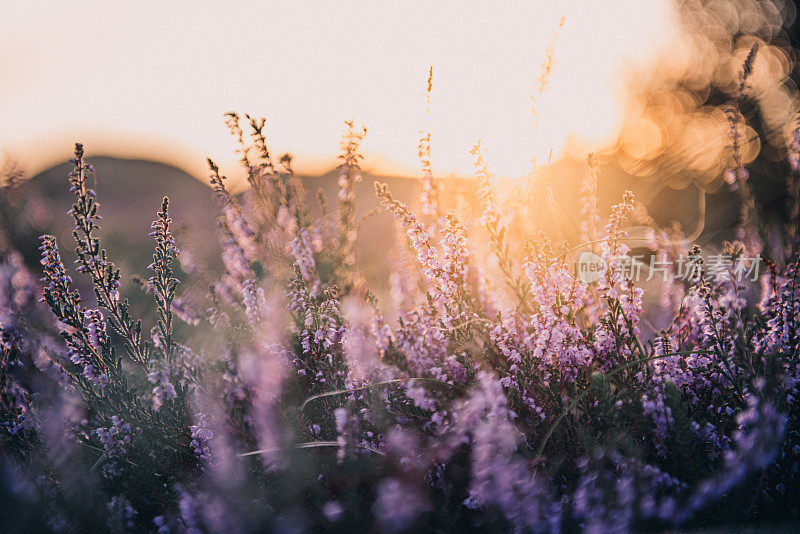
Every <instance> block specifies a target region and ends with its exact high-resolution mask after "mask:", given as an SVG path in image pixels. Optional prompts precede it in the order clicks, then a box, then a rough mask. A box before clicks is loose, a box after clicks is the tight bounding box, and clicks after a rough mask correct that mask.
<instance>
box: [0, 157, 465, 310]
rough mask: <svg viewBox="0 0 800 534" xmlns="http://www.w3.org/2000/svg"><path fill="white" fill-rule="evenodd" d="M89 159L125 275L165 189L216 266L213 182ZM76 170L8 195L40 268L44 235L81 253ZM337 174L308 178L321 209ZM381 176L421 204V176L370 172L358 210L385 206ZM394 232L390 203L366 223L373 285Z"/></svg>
mask: <svg viewBox="0 0 800 534" xmlns="http://www.w3.org/2000/svg"><path fill="white" fill-rule="evenodd" d="M89 162H90V163H91V164H92V165H93V166H94V168H95V175H96V182H92V183H91V186H92V188H93V189H95V191H96V192H97V198H98V201H99V203H100V213H101V215H102V217H103V220H102V224H101V237H102V242H103V246H104V247H106V248H107V249H108V252H109V256H110V257H111V259H112V260H113V261H114V262H115V263H116V264H117V266H118V267H120V269H121V270H122V274H123V281H128V280H129V279H130V275H132V274H140V275H147V265H148V264H149V263H150V261H151V259H152V248H153V243H152V239H151V238H149V237H148V236H147V234H148V233H149V232H150V223H151V221H152V220H153V219H154V217H155V215H156V212H157V211H158V209H159V207H160V205H161V199H162V197H163V196H164V195H167V196H169V198H170V215H171V217H172V219H173V221H174V224H175V228H176V236H177V239H178V244H179V246H180V247H181V248H185V249H187V250H191V251H192V253H193V254H194V256H195V257H196V258H197V259H198V260H200V261H201V262H203V263H206V264H208V265H209V267H210V268H211V269H212V270H213V269H215V268H218V267H219V254H218V250H219V246H218V241H217V236H216V230H215V219H216V216H217V213H218V210H217V203H216V200H215V199H214V197H213V193H212V191H211V189H210V188H209V187H208V186H207V185H205V184H204V183H202V182H201V181H199V180H197V179H196V178H194V177H192V176H190V175H188V174H186V173H185V172H183V171H181V170H178V169H176V168H174V167H171V166H168V165H163V164H160V163H154V162H150V161H141V160H125V159H116V158H108V157H93V158H89ZM70 170H71V166H70V165H69V164H67V163H64V164H62V165H58V166H56V167H53V168H51V169H49V170H47V171H45V172H43V173H41V174H38V175H36V176H34V177H32V178H31V179H30V180H28V181H27V182H26V183H24V184H22V185H21V186H20V188H19V189H18V190H17V191H16V192H15V193H14V195H13V196H14V198H11V199H5V200H7V201H9V203H10V205H11V206H10V207H11V209H10V210H9V214H8V215H7V217H8V218H9V219H10V220H8V221H4V222H5V223H6V225H5V226H6V227H7V228H9V229H10V233H11V234H12V235H11V240H12V244H13V245H14V246H15V248H17V249H18V250H20V251H21V252H22V253H23V254H24V255H25V257H26V260H27V262H28V263H29V265H31V266H35V267H38V257H39V253H38V245H39V244H38V239H37V238H38V236H39V235H41V234H44V233H51V234H54V235H55V236H56V237H57V238H58V241H59V243H60V245H61V247H60V248H61V251H62V254H63V256H64V259H65V263H67V264H68V267H71V265H69V264H70V263H71V262H72V260H73V259H74V254H73V253H72V247H73V245H72V235H71V234H72V219H71V217H70V216H69V215H67V211H68V210H69V209H70V207H71V206H72V203H73V202H74V198H75V197H74V195H73V194H72V193H70V192H69V183H68V179H67V174H68V173H69V172H70ZM337 180H338V171H336V170H333V171H331V172H329V173H327V174H324V175H322V176H314V177H303V178H302V182H303V185H304V187H305V189H306V191H307V193H308V201H309V206H310V207H311V210H312V213H313V214H314V215H318V214H319V205H318V202H317V191H318V190H320V189H321V190H323V191H324V193H325V195H326V197H327V200H328V208H329V210H335V209H336V197H337V192H338V184H337ZM376 180H377V181H381V182H387V183H388V184H389V186H390V188H391V190H392V194H393V195H394V196H395V197H396V198H398V199H399V200H402V201H404V202H407V203H408V204H409V205H410V206H411V207H412V209H416V208H417V207H418V204H419V202H418V199H419V193H420V190H419V181H418V180H416V179H409V178H397V177H376V176H370V175H366V174H365V175H364V176H363V179H362V181H361V182H360V183H359V185H358V187H357V192H356V214H357V217H360V216H362V215H364V214H366V213H367V212H369V211H370V210H372V209H373V208H376V207H377V206H379V203H378V200H377V198H376V197H375V191H374V186H373V182H374V181H376ZM448 183H450V184H451V185H450V186H449V187H448V190H449V191H450V193H451V194H449V195H448V198H450V199H451V204H452V203H453V202H455V200H454V199H455V198H456V197H457V195H455V194H452V193H455V192H457V191H462V192H464V191H466V190H470V189H471V190H472V191H473V192H474V186H473V185H472V184H473V183H474V182H472V181H470V180H457V181H453V182H448ZM469 196H470V197H471V196H472V194H470V195H469ZM462 204H464V203H463V202H462ZM466 204H467V209H468V210H471V206H470V204H472V203H471V202H467V203H466ZM450 207H453V206H452V205H451V206H450ZM463 208H464V206H463V205H462V209H463ZM394 239H395V231H394V227H393V222H392V217H391V216H390V215H389V214H388V213H386V212H385V211H383V210H381V211H380V213H378V214H376V215H372V216H370V218H369V221H368V224H364V225H363V226H362V228H361V232H360V238H359V250H358V263H359V267H360V268H361V269H362V271H363V272H364V274H365V275H366V276H367V279H368V282H369V283H370V287H372V289H373V290H374V291H375V292H376V293H378V294H382V293H384V291H385V290H386V289H387V279H386V277H387V271H386V270H385V266H386V258H387V255H388V254H389V253H390V250H391V248H392V245H393V243H394ZM76 279H79V277H76ZM76 281H77V280H76ZM126 285H127V286H128V289H129V291H126V292H125V293H127V294H128V295H129V296H131V297H133V298H134V299H137V298H138V297H139V295H138V291H137V290H131V287H130V286H131V284H126Z"/></svg>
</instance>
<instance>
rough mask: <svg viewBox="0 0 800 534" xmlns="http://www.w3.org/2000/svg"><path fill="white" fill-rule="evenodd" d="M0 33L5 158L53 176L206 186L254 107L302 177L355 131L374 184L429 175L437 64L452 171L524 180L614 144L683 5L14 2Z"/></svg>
mask: <svg viewBox="0 0 800 534" xmlns="http://www.w3.org/2000/svg"><path fill="white" fill-rule="evenodd" d="M578 4H580V5H578ZM562 17H564V25H563V27H562V28H561V29H560V30H559V31H558V35H557V38H556V39H555V40H554V39H553V38H554V34H555V32H556V30H557V29H558V27H559V21H560V20H561V18H562ZM0 30H2V33H3V34H4V35H5V36H6V40H5V41H4V42H3V43H2V44H0V65H1V66H2V67H0V78H2V82H3V83H2V85H0V145H2V146H3V147H5V148H6V149H8V150H10V151H12V153H14V154H19V155H20V157H21V158H22V157H24V159H25V160H26V161H38V162H40V164H41V165H43V166H45V165H47V164H50V163H52V162H53V161H60V160H61V159H63V154H62V153H61V152H62V148H63V147H64V146H69V142H70V141H72V140H74V139H78V138H80V139H83V140H84V141H86V143H87V145H88V146H92V147H93V150H94V151H96V152H104V153H108V154H112V155H122V156H129V157H144V158H153V159H160V160H166V161H167V162H169V163H172V164H177V165H179V166H182V167H184V168H188V169H189V170H192V171H194V172H195V173H197V172H200V173H203V171H202V170H201V167H200V165H201V164H202V161H203V156H204V155H211V156H214V157H218V158H220V159H222V157H223V156H225V155H226V154H228V153H229V149H230V141H229V138H228V134H227V132H226V131H225V129H224V128H223V127H221V115H222V114H223V113H225V112H227V111H230V110H231V109H237V110H243V111H247V112H250V113H253V114H258V115H263V116H265V117H267V119H268V133H269V138H270V141H271V143H272V145H273V148H274V149H275V150H276V151H289V152H292V153H293V154H294V155H295V156H297V158H296V160H295V161H296V162H297V165H298V168H299V170H301V171H304V172H320V171H324V170H327V169H329V168H330V167H331V166H332V165H333V164H334V162H335V159H334V156H335V153H336V149H337V146H336V144H335V142H332V141H331V140H332V139H336V138H337V136H338V134H339V133H340V132H341V128H342V126H343V124H342V122H343V121H344V120H347V119H353V120H355V121H357V122H359V123H360V122H363V123H364V125H365V126H367V128H368V129H369V136H368V138H367V141H366V143H365V146H364V149H365V151H366V152H367V155H368V158H367V162H366V164H367V167H368V168H370V169H371V170H373V171H377V172H389V173H395V174H408V173H414V172H415V169H416V167H417V162H416V157H417V156H416V140H417V139H418V137H419V130H420V128H421V127H422V126H423V124H424V96H423V93H424V89H425V81H426V76H427V72H428V67H429V65H433V67H434V70H435V79H434V88H433V95H432V117H431V125H432V138H433V140H432V144H433V166H434V169H435V170H436V171H437V172H439V173H445V174H449V173H461V174H464V173H470V172H471V165H470V158H469V148H470V147H471V146H472V145H473V144H474V143H475V142H476V141H477V140H478V139H479V138H480V139H482V140H483V144H484V146H485V147H486V149H487V155H488V158H489V162H490V165H491V168H492V171H493V172H496V173H498V174H501V175H506V176H518V175H522V174H525V173H526V172H528V171H529V170H530V167H531V162H532V160H533V159H534V158H536V159H539V160H540V161H541V159H542V158H543V157H544V156H545V155H546V154H547V153H548V152H549V151H550V150H551V149H552V150H554V151H555V154H558V153H559V151H560V150H561V149H562V148H563V146H564V143H565V142H566V140H567V138H568V137H570V136H574V137H575V138H576V139H579V140H581V141H582V142H583V143H584V144H587V143H588V144H589V145H592V144H594V145H597V144H600V143H603V142H605V141H608V140H609V139H610V138H611V137H612V136H613V135H614V134H615V133H616V131H617V130H618V129H619V127H620V124H619V122H620V113H621V107H622V106H623V105H624V104H623V103H624V101H625V97H624V93H623V92H621V90H622V84H621V79H622V78H621V75H624V74H625V72H626V69H627V68H629V65H631V64H632V63H636V62H645V61H647V60H648V58H650V57H652V56H653V55H654V54H655V53H656V52H657V51H658V50H659V49H660V48H661V47H662V46H663V45H664V43H665V42H666V41H667V40H668V38H669V36H670V35H671V32H673V31H674V21H673V17H672V15H671V11H670V9H669V7H668V3H667V2H665V1H649V2H641V1H637V0H626V1H615V2H597V3H591V4H585V3H582V2H581V3H576V2H553V1H536V2H519V3H508V4H503V7H502V9H498V7H497V6H496V5H494V4H492V3H488V2H479V3H476V4H474V5H469V6H467V5H465V4H463V3H459V4H451V3H446V2H434V3H431V2H389V3H381V4H376V3H372V2H366V3H361V2H344V3H342V2H338V3H336V4H330V5H329V6H327V7H322V8H321V7H320V6H319V5H318V4H314V3H304V2H277V3H276V2H273V3H271V5H270V6H269V7H266V6H264V5H263V4H261V3H256V2H252V3H245V5H236V6H233V5H230V6H226V7H225V8H224V10H223V9H222V8H221V7H220V5H219V4H216V3H214V4H211V3H202V2H201V3H197V2H175V3H170V4H163V3H146V4H145V5H142V4H137V5H136V6H133V5H125V4H117V3H107V2H96V3H94V4H92V3H86V2H84V3H81V4H80V5H79V4H75V3H72V2H59V3H53V4H50V5H48V6H46V8H45V7H40V8H39V9H30V8H29V7H28V6H26V7H25V9H23V8H22V4H14V3H9V2H4V5H3V18H2V19H0ZM551 43H553V45H554V46H551V49H552V50H553V51H554V55H553V61H552V64H551V67H552V68H551V71H550V73H549V76H548V77H547V83H546V88H545V89H544V91H543V93H542V94H539V93H538V79H539V76H540V73H541V69H542V65H543V63H544V62H545V59H546V56H547V50H548V45H549V44H551ZM23 50H24V52H25V53H24V54H22V53H21V52H22V51H23ZM23 57H24V58H25V61H24V62H23V61H22V60H21V59H20V58H23ZM253 58H258V60H256V61H254V60H253ZM534 100H535V104H534ZM534 105H535V108H536V109H535V113H536V120H534V113H532V111H531V107H532V106H534ZM537 123H538V128H536V125H537ZM56 147H58V148H56ZM29 156H34V157H29ZM176 160H177V161H176ZM30 170H32V171H35V170H37V169H30Z"/></svg>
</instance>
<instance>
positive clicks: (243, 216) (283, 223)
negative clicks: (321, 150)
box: [0, 45, 800, 534]
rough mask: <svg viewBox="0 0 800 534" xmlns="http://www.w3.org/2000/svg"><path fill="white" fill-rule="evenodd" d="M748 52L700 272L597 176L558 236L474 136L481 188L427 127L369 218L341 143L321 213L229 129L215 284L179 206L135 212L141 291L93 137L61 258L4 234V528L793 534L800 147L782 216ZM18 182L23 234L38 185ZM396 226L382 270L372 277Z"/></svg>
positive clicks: (0, 401)
mask: <svg viewBox="0 0 800 534" xmlns="http://www.w3.org/2000/svg"><path fill="white" fill-rule="evenodd" d="M758 53H759V48H758V46H757V45H753V46H752V47H751V48H750V49H749V54H748V55H747V56H746V58H745V59H744V60H743V62H742V63H740V64H739V65H738V66H737V72H738V79H737V83H736V84H735V87H736V90H735V91H734V93H732V94H730V95H727V96H728V98H727V99H726V100H725V101H724V103H722V104H720V106H719V109H720V110H721V111H722V112H724V113H725V117H726V120H727V123H726V124H727V126H728V132H727V138H726V140H725V143H726V145H727V150H728V156H729V157H728V159H727V161H728V163H729V164H728V165H727V168H726V169H725V170H724V172H723V174H722V176H721V179H722V180H724V181H725V182H726V185H725V186H724V187H726V188H728V190H729V192H731V191H732V193H731V197H732V198H733V199H734V200H735V211H736V223H735V229H734V230H735V239H730V240H728V241H724V242H721V243H719V244H718V246H712V247H711V248H710V249H708V250H707V249H705V248H701V247H699V246H698V245H696V243H695V242H696V240H697V237H698V236H696V235H695V236H691V235H690V236H687V235H685V234H684V232H683V231H682V230H681V228H680V227H679V226H675V225H674V226H671V227H664V226H661V225H659V224H658V223H656V222H655V221H654V219H653V218H652V217H650V216H649V215H648V213H647V207H646V206H645V204H643V203H642V202H640V201H639V200H637V198H636V197H635V196H634V195H633V193H631V192H630V191H626V192H625V193H624V194H622V195H620V197H619V198H618V200H617V202H616V203H615V204H613V205H611V206H604V205H603V204H602V203H601V202H600V201H599V200H598V191H599V190H603V189H604V188H605V187H606V185H605V184H604V175H603V172H602V170H601V164H600V161H599V157H598V156H597V155H595V154H588V155H587V157H586V160H585V168H584V172H583V177H582V178H581V182H582V185H581V189H580V193H579V196H580V219H581V220H580V221H579V222H578V223H577V224H576V225H574V227H572V228H567V229H563V228H561V229H560V230H561V231H559V229H558V227H557V225H555V223H553V222H552V221H554V220H556V219H557V213H558V207H557V206H555V205H554V203H555V200H554V199H553V195H552V190H551V191H550V192H549V194H548V193H547V191H548V189H547V188H548V186H547V184H544V185H542V184H540V186H541V189H542V191H544V193H543V194H541V195H539V196H537V193H536V192H535V191H533V192H532V191H531V188H530V187H527V185H526V184H524V183H521V182H520V183H516V184H513V185H512V186H508V185H507V184H506V183H504V182H503V183H500V182H499V181H498V180H496V179H495V177H494V176H493V175H492V174H491V170H490V169H491V165H492V162H491V160H490V158H489V157H487V156H486V154H485V151H484V149H483V148H482V146H481V144H480V143H478V144H476V145H475V147H474V148H473V150H472V153H471V156H472V158H473V162H474V169H475V172H474V176H473V177H470V178H469V179H461V181H458V180H455V179H445V178H441V177H438V176H436V173H435V172H434V171H433V169H432V164H431V160H432V158H434V157H435V143H434V144H433V145H432V143H431V135H430V132H427V131H423V132H422V134H421V136H420V140H419V164H420V177H419V180H418V181H416V182H415V185H414V187H415V188H416V189H415V195H416V198H417V199H418V202H415V203H414V204H418V209H417V208H412V207H411V206H410V204H409V203H407V202H403V201H401V200H398V197H397V195H396V194H393V191H392V189H391V188H390V187H389V186H388V185H386V184H385V183H382V182H379V181H376V182H375V183H374V195H375V196H374V197H373V196H372V195H370V197H371V198H369V199H365V198H361V196H360V195H357V194H356V190H357V185H358V184H359V183H360V182H362V181H363V177H362V169H361V165H362V160H363V157H362V152H361V146H362V142H363V141H364V140H365V136H366V135H367V131H366V130H365V129H363V128H361V127H358V126H357V125H356V124H355V123H353V122H347V123H345V125H344V126H345V127H344V133H343V135H342V138H341V144H340V156H339V158H340V161H339V163H340V164H339V166H338V184H337V185H338V191H337V193H336V195H335V198H328V197H327V195H325V194H324V192H322V191H321V192H319V193H318V194H316V195H314V194H313V192H309V191H307V190H306V189H307V183H306V181H305V180H304V178H303V177H301V176H300V175H299V174H298V173H295V172H294V170H293V167H292V165H293V160H292V157H291V156H289V155H284V156H282V157H274V156H273V154H271V152H270V150H269V148H268V141H267V137H268V132H267V130H266V121H265V120H264V119H261V118H258V117H251V116H249V115H243V116H240V115H239V114H237V113H229V114H228V115H226V116H225V118H224V121H225V126H226V127H227V128H228V129H229V130H230V132H231V134H232V139H233V143H234V145H235V147H236V148H235V150H236V157H237V158H238V159H239V161H240V163H241V167H242V169H243V170H244V172H245V173H246V175H247V183H248V187H247V188H246V190H245V191H244V192H243V193H241V194H233V193H231V190H230V187H229V181H228V180H227V179H226V177H225V176H223V174H222V171H221V170H220V166H218V164H217V163H215V161H212V160H211V159H209V160H208V162H207V163H208V172H209V177H210V184H211V189H210V190H209V195H213V197H214V199H215V200H216V203H217V207H218V213H217V214H216V215H215V218H216V227H215V228H214V229H210V228H209V229H207V235H208V238H209V239H212V234H213V236H215V238H216V239H217V240H218V243H219V257H218V258H216V262H215V263H212V264H206V263H204V262H202V261H199V260H197V258H196V257H195V256H193V254H192V250H190V249H187V248H186V247H185V246H184V245H183V244H182V243H181V239H180V235H179V233H178V232H176V231H175V228H176V226H178V225H180V224H181V223H182V222H184V221H177V220H176V221H173V218H172V215H171V208H172V205H171V201H172V202H173V203H175V202H178V201H179V200H180V199H174V198H173V199H168V198H167V197H164V199H163V202H162V203H161V204H160V205H153V206H138V208H139V209H141V210H145V211H149V212H152V220H153V223H152V231H151V233H150V234H149V237H150V239H151V243H152V251H153V252H152V261H150V257H149V256H148V258H147V261H148V262H149V267H148V268H147V271H146V272H138V273H137V272H122V271H121V269H120V268H118V265H119V263H118V262H117V263H115V258H114V257H113V256H112V255H111V254H109V253H108V252H107V249H108V248H109V247H107V246H106V245H104V238H105V236H104V233H103V228H102V227H103V217H104V216H105V215H106V214H105V213H104V209H103V198H102V195H101V194H96V193H95V189H96V187H95V186H94V184H96V183H98V181H97V180H98V179H99V180H100V182H99V183H102V180H103V177H102V176H95V175H94V169H93V167H92V165H91V164H90V161H89V160H88V158H87V156H86V154H85V151H84V147H83V145H82V144H80V143H78V144H76V145H75V146H74V157H73V159H72V160H71V162H70V165H71V167H72V171H71V172H70V173H69V175H68V176H64V178H63V188H64V189H65V190H66V189H68V190H69V191H70V193H71V194H72V197H73V205H72V207H71V208H69V212H68V213H66V214H64V215H59V216H61V217H64V218H65V220H69V224H70V225H71V226H72V227H74V228H73V230H74V231H73V234H72V237H73V238H72V240H71V241H64V240H63V239H59V238H57V237H55V236H53V235H42V236H41V237H39V238H38V245H39V251H40V254H39V259H40V261H39V263H38V264H36V263H32V262H30V261H27V262H26V259H25V251H22V250H17V248H19V246H18V245H19V243H20V241H19V239H17V238H15V237H13V236H12V235H11V234H12V233H13V232H11V231H10V230H8V229H7V228H5V226H4V227H3V232H4V233H5V234H8V235H2V236H0V341H1V342H2V344H1V345H0V347H1V348H2V357H1V359H0V531H3V532H40V531H42V532H48V531H57V532H105V531H112V532H159V533H162V532H192V533H198V532H225V533H227V534H232V533H245V532H467V531H476V532H582V531H587V532H597V533H606V532H628V531H639V532H665V531H684V530H685V531H691V530H697V529H701V530H702V529H706V528H712V527H713V528H721V529H723V531H726V530H727V529H733V528H738V527H742V526H744V525H751V526H755V527H756V528H759V529H765V530H769V529H786V531H791V530H792V525H797V524H800V509H799V508H798V506H797V503H798V502H800V398H799V395H800V392H799V391H798V388H800V263H799V262H800V240H799V239H798V237H799V234H798V224H800V219H798V195H799V193H798V191H800V185H798V184H800V176H799V175H798V167H799V166H800V126H798V127H796V128H794V131H793V135H790V136H789V138H788V140H787V142H786V143H785V146H784V147H783V152H782V154H781V158H782V159H781V162H780V165H779V167H780V169H781V172H782V173H783V174H782V175H781V180H779V181H776V182H775V183H776V184H778V185H776V186H774V187H780V188H781V190H780V191H779V192H778V193H776V195H777V196H778V197H779V198H780V199H781V201H782V202H783V203H784V204H785V205H786V206H785V213H786V214H787V215H786V217H784V218H783V219H776V218H774V217H772V218H771V217H769V213H768V212H769V210H770V209H772V208H769V207H766V206H765V204H764V203H763V202H762V201H761V199H760V198H759V195H758V193H757V192H756V191H754V190H753V188H752V187H751V185H750V181H751V177H750V171H749V170H748V163H749V162H750V161H751V160H752V158H750V159H747V158H745V156H744V155H743V141H742V137H743V135H744V134H745V133H746V131H747V130H746V125H747V121H748V119H747V117H746V116H745V114H744V113H743V111H742V110H743V109H744V106H745V105H746V102H747V100H748V98H749V97H748V78H749V76H750V75H751V73H752V65H753V61H755V58H756V57H757V55H758ZM431 77H432V71H431ZM543 83H544V82H543ZM431 86H432V78H429V80H428V86H427V91H428V95H429V94H430V92H431ZM89 149H91V147H88V146H87V150H89ZM759 172H761V171H759ZM2 178H3V180H2V192H0V196H1V197H2V198H0V204H1V205H0V208H2V214H3V217H4V218H7V220H11V217H12V216H11V211H13V209H14V203H13V202H12V201H11V199H12V198H13V196H14V194H15V191H16V190H17V188H19V187H21V180H20V176H19V174H18V173H17V172H16V170H15V169H14V168H13V167H11V166H9V167H7V168H6V169H5V170H4V171H3V177H2ZM784 178H785V179H784ZM465 183H466V184H467V185H466V186H465V185H464V184H465ZM507 187H512V193H511V194H508V191H504V190H503V189H504V188H507ZM456 190H457V194H456V193H454V191H456ZM534 197H535V198H537V199H539V200H533V199H534ZM375 198H377V202H378V203H379V206H380V208H379V209H377V210H364V209H361V207H360V206H363V205H367V206H369V205H372V204H374V203H375ZM541 199H545V200H541ZM64 208H65V209H67V207H66V206H65V207H64ZM379 212H380V213H379ZM534 212H539V213H540V214H541V213H546V214H548V215H546V216H545V218H549V219H551V224H550V225H549V226H547V225H545V226H542V227H537V224H536V223H535V221H536V220H537V217H535V216H534V215H533V213H534ZM387 214H388V215H389V216H391V217H392V219H393V223H392V224H393V226H392V228H393V229H394V231H393V232H391V233H390V234H389V235H386V236H384V239H385V240H386V241H391V243H392V244H391V254H389V255H387V256H385V257H382V258H379V259H378V260H374V261H373V262H372V263H375V264H374V265H373V264H370V265H366V264H365V263H366V262H364V261H362V258H361V257H360V251H361V250H362V247H359V239H360V235H361V232H362V230H363V229H364V228H365V227H366V226H368V225H371V224H373V219H374V218H375V217H378V216H385V215H387ZM29 237H34V236H29ZM642 250H645V251H646V254H645V255H644V256H640V255H637V254H636V252H637V251H642ZM366 270H368V271H369V275H367V273H365V271H366ZM654 277H655V279H656V280H657V282H658V283H657V284H655V285H653V284H650V285H648V288H649V289H648V290H647V291H646V290H645V289H644V286H645V285H647V284H645V282H650V281H652V279H653V278H654ZM376 278H377V279H379V280H382V281H384V282H385V284H379V285H380V287H378V288H374V287H371V285H370V280H373V279H376ZM653 288H655V289H653ZM648 291H652V292H653V293H652V294H648ZM132 294H137V295H138V296H137V297H136V298H132V297H130V295H132ZM787 525H788V527H787Z"/></svg>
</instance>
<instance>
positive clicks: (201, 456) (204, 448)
mask: <svg viewBox="0 0 800 534" xmlns="http://www.w3.org/2000/svg"><path fill="white" fill-rule="evenodd" d="M195 417H196V419H195V421H196V422H195V424H193V425H190V426H189V430H190V431H191V433H192V441H191V443H189V447H191V448H192V450H193V451H194V453H195V455H196V456H197V459H198V460H199V461H200V462H201V463H203V464H209V463H210V462H211V447H210V446H209V442H210V441H211V440H212V439H213V438H214V433H213V432H212V431H211V430H210V429H209V428H208V416H207V415H206V414H202V413H199V414H197V415H196V416H195Z"/></svg>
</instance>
